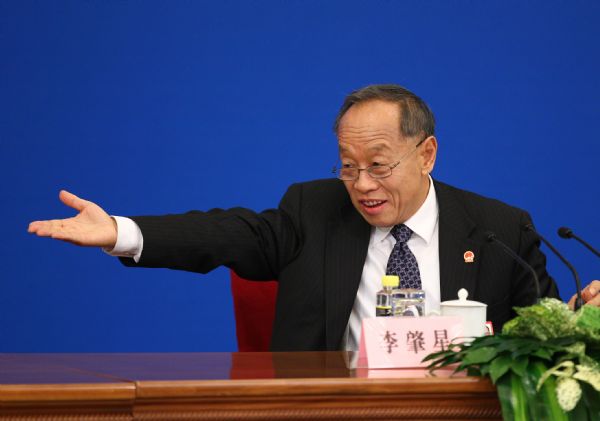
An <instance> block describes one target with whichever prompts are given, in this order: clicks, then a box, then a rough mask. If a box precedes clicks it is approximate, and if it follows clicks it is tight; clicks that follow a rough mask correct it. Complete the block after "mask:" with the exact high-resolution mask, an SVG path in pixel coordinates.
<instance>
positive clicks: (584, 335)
mask: <svg viewBox="0 0 600 421" xmlns="http://www.w3.org/2000/svg"><path fill="white" fill-rule="evenodd" d="M515 311H516V312H517V315H518V316H517V317H515V318H514V319H512V320H510V321H509V322H508V323H506V324H505V325H504V328H503V329H502V333H501V334H499V335H495V336H483V337H479V338H475V339H474V340H473V341H472V342H471V343H466V342H464V343H454V342H453V343H452V344H451V345H450V346H449V347H448V349H446V350H445V351H440V352H436V353H433V354H430V355H428V356H427V357H426V358H425V359H424V361H431V363H430V365H429V369H430V370H435V369H438V368H441V367H445V366H448V365H451V364H457V367H456V370H455V371H457V372H458V371H463V370H467V373H468V374H469V375H478V376H489V377H490V379H491V380H492V382H493V383H494V384H495V385H496V387H497V391H498V398H499V400H500V405H501V407H502V416H503V418H504V419H505V420H545V419H547V420H578V421H579V420H600V308H599V307H593V306H589V305H586V306H583V307H582V308H581V309H579V310H578V311H577V312H573V311H571V310H570V309H569V308H568V306H567V305H566V304H565V303H563V302H562V301H559V300H556V299H552V298H545V299H542V300H541V301H540V303H539V304H535V305H532V306H530V307H521V308H515Z"/></svg>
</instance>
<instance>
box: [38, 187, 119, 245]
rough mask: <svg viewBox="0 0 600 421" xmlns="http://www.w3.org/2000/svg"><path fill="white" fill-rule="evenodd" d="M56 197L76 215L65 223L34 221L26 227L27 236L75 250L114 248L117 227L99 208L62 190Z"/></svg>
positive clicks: (64, 221)
mask: <svg viewBox="0 0 600 421" xmlns="http://www.w3.org/2000/svg"><path fill="white" fill-rule="evenodd" d="M58 197H59V198H60V200H61V201H62V202H63V203H64V204H65V205H67V206H69V207H72V208H73V209H75V210H77V211H78V212H79V213H78V214H77V215H76V216H74V217H72V218H67V219H52V220H49V221H34V222H32V223H31V224H29V229H28V231H29V232H30V233H33V234H36V235H38V236H40V237H52V238H55V239H57V240H62V241H67V242H69V243H73V244H77V245H79V246H88V247H105V248H109V249H112V248H114V246H115V244H116V242H117V224H116V222H115V221H114V220H113V219H112V218H111V217H110V216H109V215H108V214H107V213H106V212H104V210H103V209H102V208H101V207H100V206H98V205H96V204H95V203H93V202H89V201H87V200H83V199H80V198H79V197H77V196H75V195H74V194H72V193H69V192H68V191H66V190H61V192H60V194H59V196H58Z"/></svg>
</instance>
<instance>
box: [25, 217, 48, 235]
mask: <svg viewBox="0 0 600 421" xmlns="http://www.w3.org/2000/svg"><path fill="white" fill-rule="evenodd" d="M51 227H52V221H34V222H32V223H31V224H29V228H28V229H27V231H29V232H30V233H32V234H37V235H40V236H46V235H49V232H50V231H51Z"/></svg>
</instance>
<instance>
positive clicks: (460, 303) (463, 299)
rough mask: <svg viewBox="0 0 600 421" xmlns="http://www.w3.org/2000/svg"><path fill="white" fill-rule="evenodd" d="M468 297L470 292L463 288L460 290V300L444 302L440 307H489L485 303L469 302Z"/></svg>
mask: <svg viewBox="0 0 600 421" xmlns="http://www.w3.org/2000/svg"><path fill="white" fill-rule="evenodd" d="M468 296H469V292H468V291H467V290H466V289H464V288H461V289H459V290H458V300H450V301H443V302H441V303H440V305H441V306H449V307H487V304H485V303H480V302H479V301H471V300H467V297H468Z"/></svg>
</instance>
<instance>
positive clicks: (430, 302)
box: [342, 179, 441, 351]
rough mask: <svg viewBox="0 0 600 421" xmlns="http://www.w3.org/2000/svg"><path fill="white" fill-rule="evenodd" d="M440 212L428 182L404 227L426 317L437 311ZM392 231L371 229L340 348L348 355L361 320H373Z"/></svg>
mask: <svg viewBox="0 0 600 421" xmlns="http://www.w3.org/2000/svg"><path fill="white" fill-rule="evenodd" d="M438 219H439V208H438V203H437V196H436V194H435V188H434V186H433V182H432V181H431V179H430V181H429V192H428V193H427V197H426V198H425V201H424V202H423V204H422V205H421V207H420V208H419V210H417V212H416V213H415V214H414V215H413V216H411V217H410V218H409V219H408V220H407V221H406V222H404V225H406V226H407V227H408V228H410V229H411V230H412V231H413V235H412V236H411V237H410V239H409V240H408V241H407V243H406V244H407V245H408V248H409V249H410V251H412V253H413V254H414V255H415V258H416V259H417V264H418V265H419V272H420V274H421V288H422V289H423V290H424V291H425V314H429V313H430V312H431V311H438V312H439V309H440V300H441V295H440V258H439V256H440V253H439V249H438V244H439V242H438V240H439V230H438ZM392 228H393V227H385V228H379V227H373V228H372V229H371V238H370V240H369V249H368V251H367V258H366V260H365V265H364V266H363V272H362V276H361V279H360V285H359V286H358V293H357V294H356V300H355V301H354V306H353V307H352V313H350V319H349V320H348V326H347V328H346V334H345V337H344V340H343V341H342V344H345V346H344V349H345V350H347V351H357V350H358V344H359V343H360V332H361V325H362V319H364V318H370V317H375V303H376V294H377V291H379V290H380V289H381V288H382V285H381V278H382V277H383V275H385V269H386V267H387V262H388V259H389V257H390V254H391V253H392V249H393V248H394V245H395V244H396V239H395V238H394V237H393V236H392V234H390V231H391V230H392Z"/></svg>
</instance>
